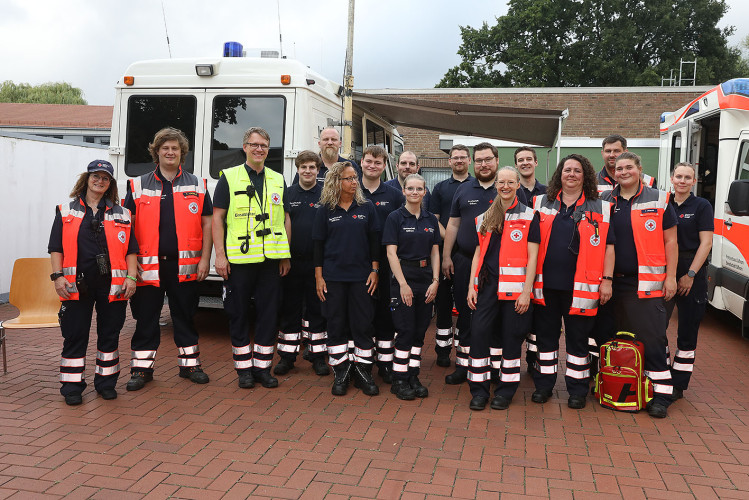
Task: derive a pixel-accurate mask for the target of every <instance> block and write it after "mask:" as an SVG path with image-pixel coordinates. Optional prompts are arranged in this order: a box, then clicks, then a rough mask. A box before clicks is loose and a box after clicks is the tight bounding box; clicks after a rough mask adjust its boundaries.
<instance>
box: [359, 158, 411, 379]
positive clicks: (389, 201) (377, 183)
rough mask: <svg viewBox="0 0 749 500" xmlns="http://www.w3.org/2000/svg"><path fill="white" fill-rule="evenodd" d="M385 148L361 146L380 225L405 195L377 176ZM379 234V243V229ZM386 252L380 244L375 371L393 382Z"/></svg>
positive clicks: (366, 185)
mask: <svg viewBox="0 0 749 500" xmlns="http://www.w3.org/2000/svg"><path fill="white" fill-rule="evenodd" d="M386 158H387V151H385V149H384V148H382V147H380V146H369V147H367V149H365V150H364V153H363V154H362V159H361V165H362V191H363V192H364V196H365V197H366V198H367V199H368V200H369V201H371V202H372V204H373V205H374V207H375V211H376V212H377V216H378V218H379V220H380V227H383V225H384V223H385V221H386V220H387V218H388V215H390V213H391V212H393V211H394V210H397V209H398V208H400V207H401V206H402V205H403V204H404V203H405V202H406V197H405V196H403V191H402V190H399V189H396V188H394V187H392V186H388V185H386V184H384V183H383V182H382V181H381V180H380V176H381V175H382V172H384V171H385V162H386V161H387V160H386ZM378 238H379V241H380V243H382V231H380V232H379V234H378ZM385 255H387V252H386V250H385V248H384V247H383V248H382V249H381V250H380V256H381V257H380V273H379V275H380V277H379V282H378V283H379V285H378V288H377V295H376V296H375V298H376V301H377V302H376V304H375V316H374V329H375V339H376V341H377V342H376V347H377V372H378V373H379V375H380V377H381V378H382V380H383V382H385V383H386V384H389V383H391V382H392V378H391V374H390V369H391V368H392V365H393V353H394V352H395V343H394V338H395V326H394V325H393V315H392V314H391V313H390V265H389V263H388V260H387V258H386V257H385Z"/></svg>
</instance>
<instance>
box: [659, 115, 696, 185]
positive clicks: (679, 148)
mask: <svg viewBox="0 0 749 500" xmlns="http://www.w3.org/2000/svg"><path fill="white" fill-rule="evenodd" d="M667 140H668V152H669V154H668V158H667V161H668V163H666V166H667V168H666V172H663V173H661V172H660V171H659V172H658V174H659V175H663V174H665V175H664V178H663V179H660V178H659V179H658V183H659V186H660V187H661V188H662V189H665V190H666V191H672V188H671V171H672V170H673V168H674V165H676V164H678V163H681V162H683V161H688V160H687V157H688V154H689V152H690V146H689V144H690V142H691V131H690V120H684V121H681V122H679V123H677V124H676V125H673V126H672V127H670V128H669V129H668V139H667Z"/></svg>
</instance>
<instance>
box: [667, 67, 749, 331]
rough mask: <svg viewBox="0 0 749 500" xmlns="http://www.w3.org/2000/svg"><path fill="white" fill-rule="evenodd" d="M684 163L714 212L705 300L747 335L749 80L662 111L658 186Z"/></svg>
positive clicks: (748, 296)
mask: <svg viewBox="0 0 749 500" xmlns="http://www.w3.org/2000/svg"><path fill="white" fill-rule="evenodd" d="M684 161H688V162H690V163H693V164H695V165H696V166H697V178H698V183H697V185H696V186H695V194H696V195H697V196H702V197H704V198H706V199H707V200H708V201H710V203H711V204H712V205H713V208H714V210H715V235H714V237H713V248H712V253H711V256H710V258H709V264H708V280H709V288H708V290H709V292H708V299H709V301H710V304H711V305H713V306H714V307H716V308H718V309H724V310H728V311H730V312H731V313H733V314H734V315H736V316H737V317H739V318H741V319H742V327H743V328H742V334H743V335H744V337H747V338H749V306H747V304H748V303H749V302H747V299H748V298H749V79H735V80H729V81H728V82H725V83H723V84H721V85H718V86H717V87H715V88H713V89H711V90H709V91H707V92H705V93H704V94H702V95H701V96H699V97H698V98H696V99H694V100H693V101H692V102H690V103H688V104H687V105H686V106H684V107H682V108H680V109H679V110H677V111H675V112H672V113H663V115H662V116H661V125H660V157H659V162H658V163H659V167H658V181H659V188H660V189H664V190H671V178H670V172H671V169H672V168H673V166H674V165H676V164H677V163H679V162H684Z"/></svg>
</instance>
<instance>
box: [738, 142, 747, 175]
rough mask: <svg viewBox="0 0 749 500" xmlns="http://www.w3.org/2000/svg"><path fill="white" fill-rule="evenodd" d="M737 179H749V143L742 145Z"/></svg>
mask: <svg viewBox="0 0 749 500" xmlns="http://www.w3.org/2000/svg"><path fill="white" fill-rule="evenodd" d="M736 178H737V179H749V141H744V142H742V143H741V149H740V150H739V165H738V171H737V173H736Z"/></svg>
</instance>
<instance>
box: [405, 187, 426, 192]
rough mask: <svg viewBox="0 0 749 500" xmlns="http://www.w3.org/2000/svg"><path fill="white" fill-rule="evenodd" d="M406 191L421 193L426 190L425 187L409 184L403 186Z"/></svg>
mask: <svg viewBox="0 0 749 500" xmlns="http://www.w3.org/2000/svg"><path fill="white" fill-rule="evenodd" d="M403 189H404V190H405V191H408V192H409V193H414V192H415V193H421V192H423V191H424V188H423V187H416V186H408V187H405V188H403Z"/></svg>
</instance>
